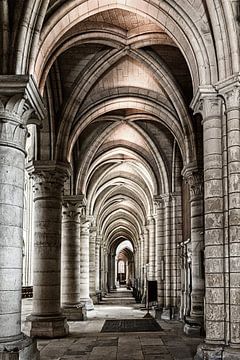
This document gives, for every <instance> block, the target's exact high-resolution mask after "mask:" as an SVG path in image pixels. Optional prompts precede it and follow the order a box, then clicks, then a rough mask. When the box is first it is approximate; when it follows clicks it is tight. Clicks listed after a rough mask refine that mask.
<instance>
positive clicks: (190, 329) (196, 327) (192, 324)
mask: <svg viewBox="0 0 240 360" xmlns="http://www.w3.org/2000/svg"><path fill="white" fill-rule="evenodd" d="M184 321H185V324H184V327H183V331H184V333H185V334H186V335H188V336H200V335H202V332H203V325H202V324H203V319H202V318H201V317H199V319H196V318H193V317H190V316H185V318H184Z"/></svg>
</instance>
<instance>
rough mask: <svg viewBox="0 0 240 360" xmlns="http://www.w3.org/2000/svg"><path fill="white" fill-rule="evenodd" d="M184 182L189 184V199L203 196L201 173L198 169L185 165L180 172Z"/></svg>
mask: <svg viewBox="0 0 240 360" xmlns="http://www.w3.org/2000/svg"><path fill="white" fill-rule="evenodd" d="M182 174H183V177H184V179H185V181H186V183H187V184H188V185H189V189H190V194H191V199H196V198H199V199H202V198H203V173H202V171H199V170H198V169H194V168H191V167H187V168H185V169H184V170H183V172H182Z"/></svg>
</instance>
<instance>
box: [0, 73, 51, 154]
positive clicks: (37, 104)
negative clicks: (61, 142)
mask: <svg viewBox="0 0 240 360" xmlns="http://www.w3.org/2000/svg"><path fill="white" fill-rule="evenodd" d="M44 117H45V107H44V105H43V101H42V98H41V96H40V94H39V92H38V89H37V87H36V84H35V83H34V81H33V79H32V77H29V76H25V75H10V76H9V75H0V144H2V145H4V146H8V147H13V148H16V149H18V150H20V151H22V152H24V153H25V145H26V139H27V136H28V131H27V124H30V123H37V124H40V123H41V121H42V120H43V118H44Z"/></svg>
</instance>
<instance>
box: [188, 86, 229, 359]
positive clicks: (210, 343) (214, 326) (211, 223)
mask: <svg viewBox="0 0 240 360" xmlns="http://www.w3.org/2000/svg"><path fill="white" fill-rule="evenodd" d="M192 105H193V108H194V109H195V110H196V111H198V112H201V113H202V117H203V140H204V213H205V219H204V221H205V283H206V291H205V324H206V340H205V344H203V345H201V346H199V347H198V353H197V356H196V358H197V359H205V358H207V357H209V356H210V355H209V354H211V356H213V354H214V353H216V354H217V353H219V354H220V353H221V352H222V346H221V345H223V344H224V343H225V305H224V303H225V302H226V299H225V289H224V287H225V283H224V271H225V269H224V261H223V258H224V238H223V172H222V168H223V163H222V151H223V149H222V121H223V116H222V100H221V99H220V98H219V97H217V96H216V93H215V90H214V89H212V88H211V87H206V88H203V89H201V93H199V94H197V95H196V98H195V99H194V101H193V104H192ZM219 358H220V357H219ZM220 359H221V358H220Z"/></svg>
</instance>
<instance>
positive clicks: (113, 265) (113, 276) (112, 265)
mask: <svg viewBox="0 0 240 360" xmlns="http://www.w3.org/2000/svg"><path fill="white" fill-rule="evenodd" d="M115 257H116V254H115V253H111V254H110V261H111V263H110V270H111V272H110V279H111V284H110V286H111V290H113V289H115V288H116V285H115V279H116V274H115Z"/></svg>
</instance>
